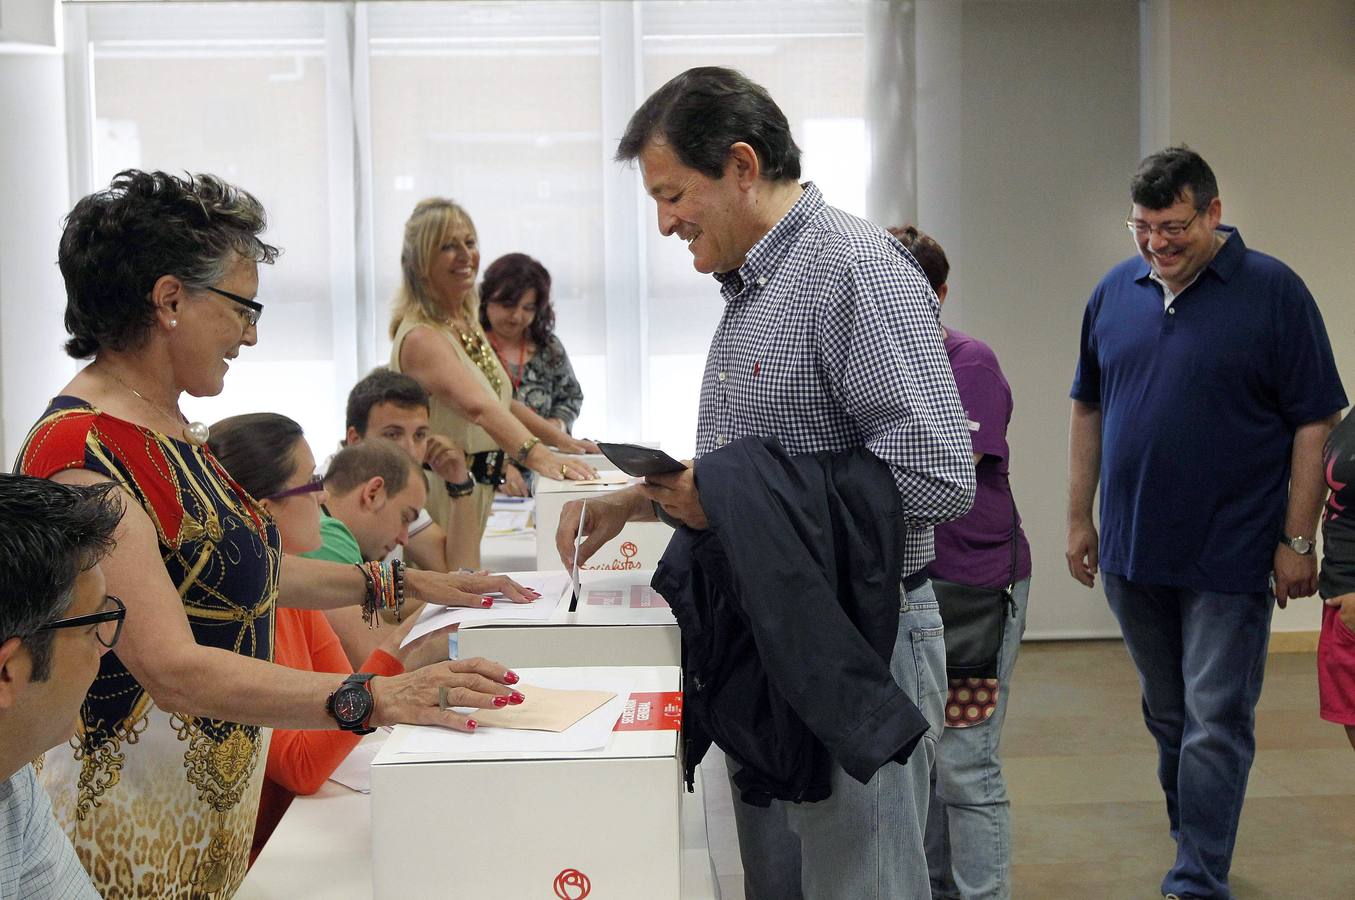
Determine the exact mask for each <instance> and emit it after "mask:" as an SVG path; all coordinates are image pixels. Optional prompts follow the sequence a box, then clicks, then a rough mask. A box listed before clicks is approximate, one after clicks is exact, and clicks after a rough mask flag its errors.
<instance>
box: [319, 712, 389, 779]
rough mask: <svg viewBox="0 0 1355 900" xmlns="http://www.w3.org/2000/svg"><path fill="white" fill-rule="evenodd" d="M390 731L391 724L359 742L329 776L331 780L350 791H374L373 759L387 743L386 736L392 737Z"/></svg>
mask: <svg viewBox="0 0 1355 900" xmlns="http://www.w3.org/2000/svg"><path fill="white" fill-rule="evenodd" d="M390 733H391V729H390V727H389V726H384V727H382V728H379V729H377V732H376V734H374V735H372V736H371V737H369V738H367V739H366V740H364V741H363V742H362V743H360V744H358V745H357V746H356V747H354V748H353V750H352V752H350V753H349V754H348V755H347V756H345V757H344V758H343V762H341V763H339V767H338V768H337V769H335V770H334V772H333V774H331V775H330V776H329V780H330V781H333V782H335V783H336V784H341V785H343V786H344V787H346V788H348V789H349V790H350V791H357V792H358V793H359V794H370V793H371V792H372V760H374V759H376V755H377V753H379V752H380V751H381V745H382V744H384V743H386V738H388V737H390ZM378 738H380V740H378Z"/></svg>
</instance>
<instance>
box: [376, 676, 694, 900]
mask: <svg viewBox="0 0 1355 900" xmlns="http://www.w3.org/2000/svg"><path fill="white" fill-rule="evenodd" d="M517 671H518V674H519V675H520V676H521V677H522V683H523V684H527V685H538V684H539V685H540V686H545V687H556V686H560V685H562V684H563V685H568V684H577V685H587V684H594V685H598V686H601V687H603V688H605V689H611V690H614V689H615V686H617V685H622V686H623V690H624V697H625V699H621V697H622V695H621V694H620V693H618V698H617V700H616V701H614V702H613V703H609V704H607V705H604V707H602V708H601V709H600V710H598V711H597V713H595V714H590V716H585V718H584V720H581V721H580V722H579V724H577V725H575V726H573V727H572V728H570V729H567V730H566V731H564V732H561V733H559V734H558V735H553V734H549V733H545V732H534V731H508V730H506V729H488V728H481V729H479V730H478V731H477V733H475V734H460V733H456V732H450V731H447V730H442V729H437V730H435V729H428V728H418V727H411V726H404V725H402V726H399V727H397V728H396V729H395V731H394V732H393V733H392V735H391V737H390V739H389V740H388V741H386V743H385V745H384V746H383V747H382V748H381V751H380V752H379V753H378V755H377V757H376V759H375V761H374V762H373V764H372V795H371V800H372V864H373V865H372V884H373V893H374V896H375V897H376V898H377V900H381V898H423V897H429V898H433V897H449V896H456V897H560V896H564V897H582V896H585V893H586V895H587V896H589V897H592V898H596V900H606V898H636V897H644V898H646V900H678V898H679V897H680V896H681V891H682V884H681V882H682V878H681V846H682V829H681V827H680V823H681V816H680V811H679V806H680V802H681V800H680V798H681V791H682V784H681V781H682V772H681V764H680V763H679V760H678V731H677V727H678V724H679V721H680V709H681V695H680V694H678V693H677V692H678V690H679V672H678V670H677V669H676V668H673V667H596V668H580V669H525V668H524V669H518V670H517ZM609 685H610V686H612V687H610V688H608V687H607V686H609ZM599 715H600V717H601V719H602V721H603V722H604V723H605V726H606V731H605V733H603V734H602V737H601V738H599V740H601V741H602V745H600V746H597V747H596V748H595V749H586V750H577V749H573V750H568V749H566V750H551V749H543V748H545V747H547V746H550V745H551V744H552V741H554V742H556V743H558V744H560V745H562V746H567V745H569V742H570V741H571V740H572V739H573V733H574V732H576V731H577V730H579V729H585V730H586V729H587V728H591V727H595V726H596V725H597V719H596V718H594V717H595V716H599ZM613 716H616V718H613ZM590 720H591V721H590ZM585 740H586V739H585ZM514 747H523V748H536V749H513V748H514ZM482 748H483V749H482ZM585 889H586V890H585Z"/></svg>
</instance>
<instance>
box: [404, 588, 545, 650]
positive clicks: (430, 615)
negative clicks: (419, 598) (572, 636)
mask: <svg viewBox="0 0 1355 900" xmlns="http://www.w3.org/2000/svg"><path fill="white" fill-rule="evenodd" d="M504 574H506V575H507V576H508V577H509V578H511V579H513V580H514V581H516V582H517V583H518V584H520V585H522V586H523V587H529V588H532V589H533V590H535V591H538V592H540V594H541V596H540V597H539V598H538V599H536V600H533V601H532V602H531V603H514V602H513V601H511V600H509V599H508V598H506V597H504V596H502V595H501V594H486V595H485V596H487V597H493V598H494V605H493V606H491V607H489V608H488V609H485V608H482V607H470V606H436V605H434V604H432V603H429V604H427V605H426V606H425V607H424V609H423V612H421V613H420V614H419V621H417V622H415V623H414V627H413V628H411V629H410V630H409V634H408V635H406V636H405V640H404V643H403V644H401V646H402V647H403V646H405V645H407V644H409V642H410V641H413V640H415V639H416V638H420V637H423V636H424V635H425V634H428V633H429V632H430V631H437V630H438V629H439V628H444V627H446V626H448V625H454V624H460V625H463V626H464V625H473V624H484V623H485V622H507V621H544V620H545V619H549V618H550V617H551V616H552V615H553V614H554V613H555V608H556V607H557V606H559V605H560V601H561V599H563V598H564V597H565V596H566V592H567V591H568V590H569V588H570V583H569V575H567V574H566V573H564V572H506V573H504Z"/></svg>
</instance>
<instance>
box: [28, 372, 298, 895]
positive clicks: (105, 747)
mask: <svg viewBox="0 0 1355 900" xmlns="http://www.w3.org/2000/svg"><path fill="white" fill-rule="evenodd" d="M17 469H18V470H19V471H21V472H25V473H27V474H30V475H35V476H38V477H42V478H48V477H51V476H52V475H54V474H56V473H57V472H60V471H63V470H65V469H87V470H89V471H91V472H97V473H98V474H100V475H103V476H107V477H108V478H110V479H112V480H113V481H115V482H117V483H118V484H119V485H121V486H122V488H123V489H125V490H126V491H127V493H128V494H130V495H131V496H132V497H133V498H135V500H136V502H137V503H139V504H140V505H141V507H142V508H143V509H144V510H145V511H146V514H147V515H148V516H149V517H150V519H151V522H152V523H153V524H154V526H155V530H156V533H157V538H158V540H159V544H160V555H161V558H162V559H163V560H164V564H165V570H166V572H167V573H168V575H169V579H170V581H171V582H172V583H173V584H174V585H175V587H176V588H177V589H178V592H179V596H180V597H181V598H182V599H183V606H184V612H185V613H186V614H187V616H188V623H189V625H190V627H191V628H192V631H193V636H194V638H196V640H197V642H198V643H199V644H202V645H204V646H211V647H219V648H221V649H224V650H230V651H232V652H234V653H239V654H242V655H244V656H252V657H255V658H257V659H265V660H271V659H272V658H273V611H274V603H275V601H276V599H277V585H278V570H279V563H280V560H281V553H282V549H281V539H280V537H279V534H278V530H277V528H276V526H275V525H274V524H273V522H272V519H270V518H269V517H268V515H267V514H266V513H265V512H264V511H263V509H262V508H261V507H260V506H259V505H258V504H257V503H256V502H255V501H254V499H253V498H251V497H250V496H249V495H248V494H247V493H246V492H245V491H244V489H242V488H241V487H240V486H239V485H237V484H236V483H235V482H234V481H232V480H231V478H230V477H229V476H228V475H227V474H226V471H225V469H223V468H222V467H221V465H220V463H218V462H217V461H216V458H215V457H213V456H212V455H211V453H210V452H208V451H207V450H206V449H205V448H202V447H196V446H194V445H192V444H189V443H187V442H184V441H180V440H175V439H173V438H170V437H168V436H167V435H163V434H159V433H157V432H154V431H151V430H149V429H146V428H142V427H141V426H139V425H135V424H133V423H131V422H127V421H125V420H122V419H118V418H114V417H113V416H110V415H108V414H106V413H103V412H100V411H99V410H97V409H95V408H93V407H91V406H90V405H89V404H88V403H86V402H85V401H83V400H80V399H77V398H74V397H57V398H56V399H55V400H53V401H52V405H51V406H50V407H49V408H48V409H47V412H46V413H45V414H44V415H43V417H42V419H41V420H40V421H39V422H38V424H37V425H36V426H34V428H33V430H32V432H30V433H29V435H28V438H27V440H26V441H25V443H24V447H23V449H22V450H21V451H20V454H19V461H18V465H17ZM133 610H134V611H133V613H132V615H135V614H136V613H135V607H133ZM269 734H270V732H269V729H267V728H260V727H258V726H254V725H240V724H238V723H235V722H225V721H221V720H217V719H205V718H201V717H199V716H193V715H188V714H186V713H182V712H178V711H175V710H164V709H160V708H159V707H157V706H156V705H155V702H154V701H153V700H152V699H151V697H150V695H149V694H147V693H146V691H145V689H144V688H143V687H142V686H141V684H140V683H138V682H137V680H136V679H135V678H133V677H132V675H131V674H130V673H129V672H128V671H127V669H126V668H125V667H124V666H123V664H122V661H121V660H120V659H119V658H118V655H117V652H116V651H113V652H110V653H106V654H105V655H104V657H103V660H102V663H101V665H100V667H99V675H98V678H97V679H96V680H95V681H94V684H93V685H92V686H91V687H90V690H89V693H88V694H87V695H86V697H85V702H84V705H83V706H82V707H81V708H80V723H79V727H78V730H77V732H76V735H75V737H74V738H73V739H72V740H71V743H70V746H69V748H58V749H55V750H51V751H49V752H48V753H47V754H46V756H45V758H44V760H43V761H42V768H41V773H40V774H41V778H42V780H43V782H44V784H46V786H47V789H48V792H49V793H50V794H51V796H52V806H53V808H54V809H55V811H56V814H57V818H58V819H59V820H60V822H61V825H62V827H63V828H64V829H65V831H66V833H67V834H68V835H70V838H71V841H72V843H74V844H75V849H76V852H77V853H78V854H79V857H80V861H81V863H83V864H84V866H85V869H86V870H87V871H88V872H89V874H90V877H91V878H92V879H93V881H94V886H95V887H96V888H97V889H98V890H99V892H100V893H101V894H103V896H104V897H106V898H121V897H156V898H171V897H174V898H178V897H184V898H189V897H191V898H199V897H229V896H231V895H232V894H233V893H234V892H235V890H236V888H237V887H239V885H240V882H241V880H242V879H243V878H244V875H245V870H246V868H247V866H248V862H249V849H250V843H251V838H252V835H253V832H254V821H255V817H256V813H257V809H258V803H259V789H260V785H261V783H262V779H263V773H264V766H263V761H264V759H265V758H266V756H267V752H268V738H269Z"/></svg>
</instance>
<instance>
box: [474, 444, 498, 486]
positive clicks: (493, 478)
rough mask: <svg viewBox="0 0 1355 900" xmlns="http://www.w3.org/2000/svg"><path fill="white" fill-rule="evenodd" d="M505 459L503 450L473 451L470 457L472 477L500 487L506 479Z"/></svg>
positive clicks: (482, 482)
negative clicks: (504, 476) (504, 471)
mask: <svg viewBox="0 0 1355 900" xmlns="http://www.w3.org/2000/svg"><path fill="white" fill-rule="evenodd" d="M503 461H504V453H503V451H502V450H486V451H485V452H483V453H473V454H471V457H470V477H471V478H474V479H475V480H476V481H478V482H479V483H480V484H487V485H489V486H491V487H498V486H499V485H501V484H503V481H504V479H503Z"/></svg>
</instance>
